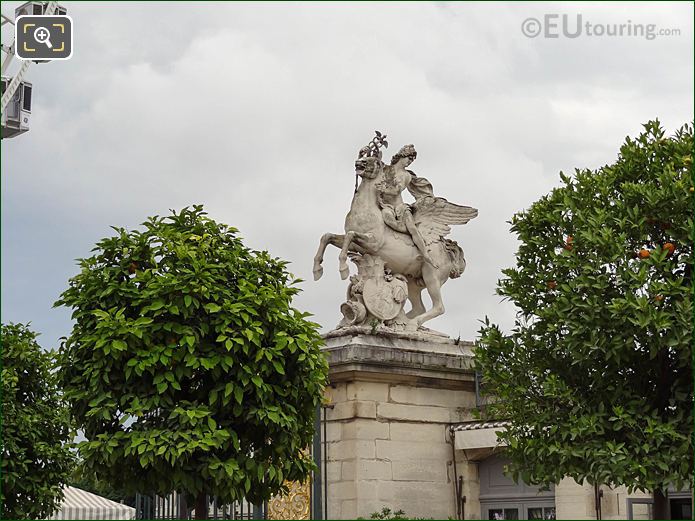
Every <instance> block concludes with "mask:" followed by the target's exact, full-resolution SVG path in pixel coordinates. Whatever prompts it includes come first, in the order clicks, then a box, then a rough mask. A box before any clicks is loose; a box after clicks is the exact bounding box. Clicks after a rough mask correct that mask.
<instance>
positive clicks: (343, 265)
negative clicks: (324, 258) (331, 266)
mask: <svg viewBox="0 0 695 521" xmlns="http://www.w3.org/2000/svg"><path fill="white" fill-rule="evenodd" d="M354 237H355V232H347V233H346V234H345V236H344V238H343V247H342V248H341V249H340V255H338V269H339V270H340V278H341V279H343V280H345V279H347V278H348V276H349V275H350V268H348V265H347V254H348V251H349V249H350V245H351V244H352V239H353V238H354Z"/></svg>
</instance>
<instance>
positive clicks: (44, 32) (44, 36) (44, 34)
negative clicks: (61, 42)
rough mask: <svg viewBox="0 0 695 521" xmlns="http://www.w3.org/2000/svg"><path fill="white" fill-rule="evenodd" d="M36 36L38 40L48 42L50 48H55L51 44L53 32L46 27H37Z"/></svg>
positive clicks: (47, 45)
mask: <svg viewBox="0 0 695 521" xmlns="http://www.w3.org/2000/svg"><path fill="white" fill-rule="evenodd" d="M34 38H35V39H36V41H37V42H39V43H43V44H46V47H48V48H49V49H52V48H53V45H51V32H50V31H49V30H48V29H46V28H45V27H37V28H36V30H35V31H34Z"/></svg>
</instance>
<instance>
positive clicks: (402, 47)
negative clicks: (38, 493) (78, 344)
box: [2, 2, 693, 346]
mask: <svg viewBox="0 0 695 521" xmlns="http://www.w3.org/2000/svg"><path fill="white" fill-rule="evenodd" d="M5 4H7V6H6V5H5ZM14 5H15V4H11V3H3V9H9V8H10V7H13V6H14ZM65 5H66V6H67V7H68V9H69V10H70V14H71V15H72V16H73V19H74V21H75V35H76V43H75V56H74V58H73V59H72V60H70V61H68V62H62V63H51V64H46V65H39V66H32V68H31V72H30V79H31V80H32V81H33V82H34V84H35V110H34V112H33V114H32V122H31V126H32V129H31V131H30V132H29V133H28V134H26V135H24V136H21V137H19V138H16V139H14V140H3V142H2V153H3V154H2V168H3V177H2V203H3V204H2V218H3V223H2V224H3V232H4V233H3V234H2V251H3V263H2V282H3V284H2V299H3V308H2V311H3V320H5V321H7V320H22V321H27V320H32V321H33V323H34V325H35V327H36V328H37V329H39V330H40V331H42V332H44V341H45V343H46V345H47V346H53V345H55V344H56V342H57V338H58V337H59V336H61V335H65V334H67V333H68V332H69V329H70V321H69V313H67V312H66V311H65V310H52V309H51V308H50V306H51V304H52V303H53V301H54V300H55V298H56V297H57V294H58V293H59V292H60V291H61V290H62V289H64V288H65V287H66V281H67V279H68V277H69V276H70V275H72V274H73V273H75V271H76V267H75V263H74V260H73V259H75V258H77V257H84V256H87V255H89V250H90V248H91V246H92V245H93V244H94V242H95V241H96V240H98V239H99V238H100V237H103V236H105V235H108V234H109V233H110V230H109V228H108V226H109V225H112V224H114V225H124V226H128V227H134V226H137V225H138V223H140V222H141V221H143V220H144V219H145V218H146V217H147V216H148V215H152V214H160V215H162V214H166V213H167V212H168V209H169V208H181V207H183V206H185V205H189V204H195V203H204V204H205V205H206V208H207V210H208V211H209V213H210V214H211V216H212V217H213V218H215V219H218V220H220V221H223V222H226V223H228V224H230V225H233V226H235V227H237V228H239V229H240V230H241V233H242V235H243V236H244V238H245V240H246V242H247V244H249V246H251V247H254V248H258V249H268V250H270V252H271V253H272V254H274V255H277V256H280V257H283V258H285V259H287V260H289V261H291V269H292V270H293V271H294V272H295V273H296V274H297V275H298V276H300V277H302V278H303V279H305V280H306V282H304V283H303V284H302V288H303V290H304V292H303V293H302V294H301V295H300V297H299V298H298V300H297V306H298V307H301V308H303V309H306V310H309V311H311V312H313V313H314V314H315V320H316V321H317V322H319V323H321V324H322V325H323V327H324V328H325V329H329V328H331V327H333V326H334V325H335V324H336V323H337V321H338V319H339V313H338V306H339V304H340V302H341V300H342V298H343V295H344V291H345V284H344V282H342V281H341V280H340V279H339V276H338V273H337V251H336V250H328V252H327V254H326V260H325V266H326V271H325V272H326V274H325V276H324V278H323V279H322V280H321V281H320V282H318V283H314V282H313V281H312V279H311V259H312V257H313V255H314V252H315V250H316V247H317V244H318V239H319V237H320V236H321V234H322V233H324V232H328V231H330V232H334V233H337V232H341V231H342V226H343V221H344V216H345V214H346V213H347V211H348V208H349V204H350V199H351V196H352V189H353V186H354V185H353V183H354V175H353V168H352V163H353V160H354V157H355V154H356V151H357V150H358V149H359V147H360V146H362V145H363V144H364V143H365V142H366V141H368V140H369V139H370V138H371V136H372V132H373V130H374V129H380V130H383V131H385V132H387V133H388V134H389V138H390V139H389V141H390V142H391V143H392V148H393V150H389V151H390V152H395V150H396V149H397V148H398V147H400V146H401V145H402V144H405V143H415V145H416V147H417V149H418V152H419V156H418V159H417V161H416V162H415V163H414V164H413V168H414V170H415V171H416V172H417V173H418V174H419V175H422V176H425V177H427V178H428V179H430V181H431V182H432V183H433V185H434V187H435V191H436V193H437V194H438V195H442V196H444V197H447V198H448V199H449V200H451V201H453V202H457V203H460V204H466V205H471V206H475V207H477V208H479V209H480V216H479V217H478V218H477V219H475V220H474V221H472V222H470V223H469V224H467V225H466V226H464V227H459V228H457V229H455V230H454V232H453V233H452V236H453V238H454V239H456V240H458V241H459V243H460V244H461V246H462V247H463V248H464V250H465V252H466V258H467V261H468V268H467V271H466V273H464V275H463V276H462V277H461V278H460V279H457V280H453V281H450V282H449V283H447V284H446V285H445V286H444V297H445V304H446V306H447V313H446V314H445V315H444V316H443V317H441V318H439V319H437V320H435V321H433V322H432V327H434V328H437V329H440V330H442V331H445V332H447V333H449V334H452V335H453V336H456V335H458V334H461V336H462V338H465V339H473V338H474V337H475V335H476V330H477V329H478V327H479V324H478V320H479V319H481V318H483V317H484V316H485V315H489V316H490V317H491V318H493V319H494V320H495V321H498V322H501V323H502V325H503V326H504V327H509V326H510V325H511V324H512V323H513V318H514V312H515V310H514V308H513V306H512V305H511V304H509V303H501V302H500V298H499V297H497V296H495V295H494V291H495V284H496V281H497V279H498V278H499V277H500V276H501V273H500V271H501V269H503V268H504V267H508V266H510V265H513V263H514V252H515V250H516V247H517V244H516V241H515V238H514V237H513V236H512V235H510V233H509V226H508V224H507V223H506V221H507V220H509V219H510V218H511V216H512V215H513V213H515V212H517V211H519V210H521V209H523V208H526V207H528V206H529V205H530V204H531V203H532V202H533V201H534V200H536V199H537V198H538V197H540V196H541V195H543V194H545V193H547V191H549V190H550V189H551V188H552V187H553V186H556V185H557V184H558V176H557V172H558V171H559V170H565V171H572V169H573V168H574V167H580V168H583V167H592V168H594V167H597V166H600V165H602V164H605V163H608V162H611V161H613V160H614V159H615V155H616V153H617V149H618V146H619V145H620V143H621V142H622V140H623V139H624V137H625V136H626V135H628V134H635V133H636V132H638V131H639V128H640V124H641V123H643V122H644V121H646V120H648V119H650V118H652V117H655V116H659V117H661V118H662V121H663V122H664V123H665V125H666V126H667V128H668V129H669V130H671V131H672V130H673V129H675V128H676V127H678V126H680V125H681V124H682V123H685V122H686V121H689V120H690V119H692V111H693V104H692V97H691V93H692V89H693V79H692V78H693V65H692V64H693V59H692V58H693V54H692V48H691V46H690V42H691V41H692V13H693V8H692V5H689V4H669V5H667V6H666V7H664V6H663V4H662V3H659V5H658V6H657V4H656V3H654V4H645V5H644V6H643V7H642V9H640V11H639V13H640V17H644V18H645V19H654V20H657V21H658V23H659V25H662V26H665V27H667V26H674V27H680V28H681V29H682V31H683V34H682V36H680V37H672V38H669V39H657V40H654V41H639V40H632V39H622V40H620V41H618V40H612V41H606V40H596V39H595V40H589V39H584V40H579V39H578V40H574V41H571V42H568V41H550V40H545V41H544V40H540V39H528V38H525V37H523V35H522V34H521V30H520V26H521V21H522V20H523V19H524V18H526V17H528V16H540V15H542V14H543V13H544V12H577V11H581V12H582V13H584V14H585V16H589V15H590V16H591V17H592V18H595V19H596V20H595V21H603V20H605V21H609V20H613V19H616V20H620V19H622V18H623V17H624V16H626V15H628V14H630V13H628V12H627V11H626V10H625V9H624V8H623V7H622V6H621V4H612V5H610V6H609V7H608V8H606V7H604V6H601V8H600V9H599V8H597V7H593V4H572V5H571V7H567V6H564V4H563V5H554V4H522V5H516V4H514V5H499V4H496V5H491V4H478V3H472V4H465V3H453V4H428V3H423V4H419V3H404V4H395V5H394V4H391V3H388V4H386V3H377V4H347V3H338V4H313V3H312V4H302V3H295V4H282V3H263V4H257V3H229V4H225V3H218V2H204V3H198V2H196V4H195V5H193V4H187V3H173V4H161V3H146V2H137V3H135V2H124V3H119V4H116V3H87V2H79V3H77V2H76V3H70V2H65ZM632 16H633V17H634V18H636V15H632Z"/></svg>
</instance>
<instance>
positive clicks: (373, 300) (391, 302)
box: [362, 278, 408, 320]
mask: <svg viewBox="0 0 695 521" xmlns="http://www.w3.org/2000/svg"><path fill="white" fill-rule="evenodd" d="M407 291H408V285H407V284H406V283H405V282H404V281H402V280H399V279H395V278H394V279H393V280H391V281H389V282H387V281H386V280H384V279H383V278H378V279H369V280H367V281H366V282H365V283H364V290H363V292H362V297H363V299H364V305H365V306H366V307H367V309H368V310H369V312H370V313H371V314H372V315H374V316H375V317H376V318H378V319H379V320H391V319H393V318H396V317H397V316H398V313H399V311H400V310H401V308H402V307H403V303H404V300H405V299H403V298H402V296H403V295H404V294H406V295H407Z"/></svg>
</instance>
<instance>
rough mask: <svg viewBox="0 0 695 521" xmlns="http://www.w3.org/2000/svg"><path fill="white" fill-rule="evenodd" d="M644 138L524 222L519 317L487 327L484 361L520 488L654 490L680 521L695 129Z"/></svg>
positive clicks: (506, 292)
mask: <svg viewBox="0 0 695 521" xmlns="http://www.w3.org/2000/svg"><path fill="white" fill-rule="evenodd" d="M644 129H645V130H644V132H643V133H642V134H641V135H640V136H639V137H637V138H636V139H631V138H627V139H626V141H625V143H624V144H623V146H622V147H621V149H620V154H619V156H618V159H617V161H616V162H615V163H614V164H612V165H608V166H604V167H602V168H600V169H598V170H596V171H591V170H577V171H576V173H575V175H574V176H567V175H565V174H562V173H561V174H560V177H561V179H562V181H563V186H561V187H559V188H556V189H554V190H553V191H552V192H551V193H550V194H548V195H547V196H545V197H542V198H541V199H540V200H539V201H537V202H536V203H534V204H533V205H532V206H531V207H530V208H529V209H528V210H525V211H523V212H521V213H518V214H516V215H515V216H514V217H513V218H512V221H511V224H512V231H514V232H515V233H517V234H518V236H519V239H520V241H521V245H520V247H519V251H518V253H517V263H516V266H515V267H513V268H510V269H507V270H504V272H503V273H504V276H505V278H503V279H502V280H501V281H500V283H499V287H498V293H499V294H500V295H503V296H505V297H507V298H509V299H510V300H512V301H513V302H515V303H516V305H517V306H518V308H519V315H518V319H517V323H516V326H515V328H514V329H513V330H512V332H511V333H510V334H506V333H504V332H502V331H501V330H500V328H499V327H498V326H496V325H494V324H493V323H492V322H491V321H490V320H489V319H488V318H487V317H486V319H485V321H484V326H483V328H482V329H481V331H480V333H481V337H480V341H479V346H478V349H477V352H476V364H477V368H478V370H479V371H480V372H481V373H482V375H483V379H484V382H485V384H486V389H487V392H488V393H490V394H492V395H494V396H496V397H497V399H496V400H493V401H492V403H491V404H490V405H488V406H487V408H486V410H485V411H484V414H485V415H486V416H488V417H494V418H499V419H506V420H508V421H509V427H508V428H507V429H506V431H505V432H504V433H502V434H501V438H502V439H503V440H504V441H505V442H506V443H507V445H508V449H507V452H508V455H509V456H510V458H511V460H512V466H511V471H512V474H513V476H514V477H515V479H518V478H519V477H521V478H522V479H523V480H524V481H526V482H527V483H533V484H550V483H558V482H559V481H560V479H562V478H563V477H565V476H569V477H572V478H574V479H575V480H576V481H578V482H582V481H584V480H586V481H588V482H589V483H592V484H605V485H626V486H627V487H628V489H629V490H635V489H644V490H649V491H652V492H653V494H654V516H655V517H654V519H668V517H666V516H667V515H668V501H667V499H666V494H665V492H666V490H667V489H668V487H670V486H674V485H675V486H676V487H678V488H681V487H687V486H690V487H692V486H693V372H692V333H693V306H692V292H693V284H692V269H693V196H692V192H693V188H692V187H693V174H692V150H693V131H692V126H691V125H685V126H684V127H683V128H682V129H680V130H679V131H678V132H676V133H675V135H674V136H672V137H668V136H666V135H665V133H664V130H663V129H662V128H661V126H660V124H659V122H658V121H651V122H649V123H647V124H645V125H644Z"/></svg>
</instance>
